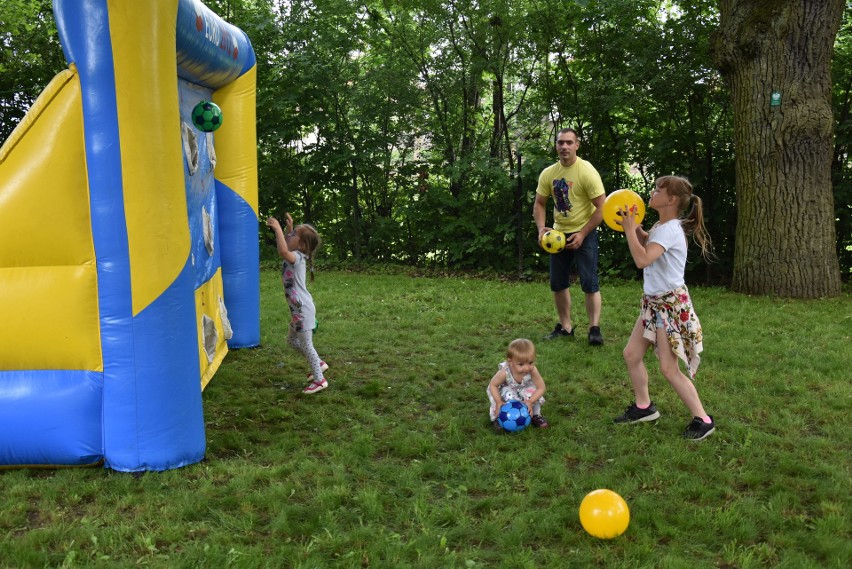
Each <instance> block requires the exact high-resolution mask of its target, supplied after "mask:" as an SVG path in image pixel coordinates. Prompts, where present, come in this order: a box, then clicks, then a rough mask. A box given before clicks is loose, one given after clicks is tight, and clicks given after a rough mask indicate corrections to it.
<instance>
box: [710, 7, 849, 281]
mask: <svg viewBox="0 0 852 569" xmlns="http://www.w3.org/2000/svg"><path fill="white" fill-rule="evenodd" d="M845 3H846V2H845V0H720V1H719V7H720V23H719V28H718V30H717V32H716V33H715V35H714V38H713V51H714V59H715V62H716V65H717V66H718V67H719V70H720V72H721V73H722V75H723V76H724V77H725V79H726V80H727V81H728V83H729V84H730V88H731V95H732V101H733V108H734V145H735V146H734V147H735V152H736V180H737V181H736V185H737V233H736V241H735V250H734V273H733V283H732V286H733V289H734V290H736V291H740V292H745V293H751V294H768V295H773V296H781V297H791V298H817V297H826V296H837V295H839V294H840V288H841V287H840V267H839V264H838V259H837V252H836V250H835V220H834V198H833V194H832V185H831V160H832V152H833V142H834V118H833V116H832V108H831V57H832V53H833V48H834V40H835V38H836V36H837V32H838V30H839V27H840V20H841V16H842V14H843V9H844V7H845ZM779 97H780V100H779Z"/></svg>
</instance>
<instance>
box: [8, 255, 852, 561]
mask: <svg viewBox="0 0 852 569" xmlns="http://www.w3.org/2000/svg"><path fill="white" fill-rule="evenodd" d="M311 290H312V292H313V294H314V298H315V300H316V301H317V305H318V316H319V320H320V327H319V330H318V332H317V334H316V335H315V338H314V340H315V344H316V346H317V349H318V350H319V353H320V354H321V355H322V356H323V358H324V359H325V360H326V361H327V362H328V363H329V365H330V366H331V367H330V369H329V371H328V372H327V376H328V378H329V382H330V387H329V388H328V389H327V390H325V391H323V392H321V393H318V394H316V395H313V396H302V395H301V394H300V393H299V391H300V390H301V388H302V387H304V385H305V383H306V380H305V374H306V373H308V367H307V363H306V362H305V360H304V358H303V357H302V356H301V355H299V354H298V353H297V352H295V351H294V350H292V349H291V348H289V347H288V346H287V345H286V341H285V339H284V338H285V335H286V331H287V325H288V322H289V311H288V309H287V306H286V303H285V301H284V298H283V292H282V289H281V282H280V278H279V275H278V274H277V272H275V271H271V270H270V271H264V272H263V273H262V275H261V334H262V345H261V346H260V347H258V348H256V349H246V350H235V351H232V352H230V353H229V354H228V356H227V357H226V358H225V360H224V362H223V364H222V366H221V367H220V369H219V371H218V373H217V374H216V376H215V377H214V378H213V380H212V382H211V383H210V384H209V385H208V386H207V388H206V389H205V391H204V397H203V398H204V411H205V412H204V416H205V422H206V429H207V457H206V459H205V460H204V461H203V462H201V463H199V464H195V465H191V466H188V467H185V468H181V469H177V470H171V471H166V472H162V473H147V474H144V475H141V476H134V475H131V474H123V473H118V472H113V471H108V470H103V469H98V468H87V469H60V470H36V469H22V470H13V471H0V487H2V489H3V500H2V501H1V502H0V567H3V568H4V569H5V568H7V567H8V568H28V567H66V568H69V569H70V568H75V567H86V568H110V569H114V568H119V569H121V568H129V567H140V566H142V567H153V568H168V569H173V568H196V567H245V568H269V569H278V568H281V567H300V568H320V567H343V568H353V569H354V568H365V567H367V568H370V567H373V568H387V567H394V568H396V567H412V568H414V567H418V568H420V567H423V568H427V567H429V568H431V567H436V568H445V567H446V568H455V567H457V568H460V569H462V568H465V569H466V568H471V567H480V568H484V567H512V568H514V567H529V568H539V567H554V568H556V567H568V566H570V567H612V568H624V569H627V568H630V569H633V568H636V567H742V568H745V567H752V568H758V567H761V568H762V567H781V568H796V569H817V568H819V569H845V568H846V567H848V565H849V560H850V559H852V548H851V546H850V544H852V533H850V531H851V530H850V528H852V515H851V514H850V512H852V497H850V493H849V474H850V467H851V466H852V464H850V459H849V453H848V448H849V447H850V436H849V434H848V430H847V429H846V418H847V417H848V415H849V410H848V408H849V405H848V401H849V386H848V380H847V378H848V351H847V350H846V348H847V346H848V343H849V325H848V322H847V321H845V320H843V319H839V318H837V315H848V314H849V313H850V310H849V308H850V300H852V299H850V297H849V296H848V295H846V296H845V297H842V298H837V299H833V300H829V301H808V302H795V303H789V302H786V301H779V300H772V299H767V298H759V297H746V296H742V295H737V294H733V293H730V292H727V291H725V290H723V289H719V288H707V287H698V286H693V287H691V290H692V293H693V297H694V300H695V302H696V307H697V310H698V313H699V316H700V317H701V321H702V324H703V326H704V331H705V352H704V354H703V356H704V357H703V358H702V362H701V367H700V368H699V372H698V380H697V384H696V385H697V387H698V389H699V392H700V394H701V397H702V399H703V402H704V404H705V405H706V407H707V408H708V411H709V412H710V413H713V414H714V415H715V418H716V421H717V432H716V433H714V434H713V435H712V436H711V437H710V438H708V439H707V440H705V441H702V442H700V443H689V442H687V441H684V440H683V439H682V438H681V437H680V433H681V431H682V430H683V428H684V427H685V425H686V423H687V422H688V420H689V416H688V412H687V411H686V409H685V408H684V406H683V404H682V403H681V402H680V401H679V400H678V398H677V396H676V395H675V394H674V392H673V390H672V389H671V388H670V387H669V386H668V384H667V383H666V381H665V380H664V379H663V378H662V376H661V375H660V373H659V371H658V370H657V365H656V359H655V358H654V356H653V354H648V356H647V358H646V363H647V365H648V367H649V374H650V381H651V384H650V387H651V393H652V394H653V397H654V400H655V401H656V404H657V406H658V408H659V409H660V412H661V413H662V417H661V419H660V421H659V422H658V423H656V424H653V425H650V424H648V425H637V426H635V428H632V426H626V427H621V428H616V427H615V426H614V425H612V424H611V417H613V416H615V415H617V414H618V413H620V412H621V411H622V409H623V408H624V406H626V405H627V404H628V403H629V402H630V399H631V390H630V387H629V380H628V379H627V376H626V372H625V368H624V362H623V359H622V355H621V351H622V349H623V347H624V344H625V342H626V341H627V337H628V335H629V333H630V330H631V327H632V324H633V320H634V318H635V317H636V315H637V312H638V300H639V295H640V290H641V289H640V287H638V286H637V284H636V283H618V282H613V281H607V282H605V283H604V284H603V292H604V305H603V317H602V323H603V332H604V335H605V336H606V343H605V344H604V346H602V347H600V348H596V347H591V346H588V345H587V344H586V342H585V341H583V338H582V337H577V338H575V339H573V340H567V339H566V340H564V341H555V342H539V341H538V340H539V338H540V337H541V336H542V335H543V334H544V333H545V332H546V331H548V330H549V329H551V327H552V324H553V318H554V309H553V303H552V298H551V295H550V291H549V289H548V287H547V284H546V283H545V282H541V281H540V282H534V283H521V282H501V281H497V280H489V279H473V278H467V277H465V278H447V277H423V276H422V275H418V274H416V273H414V272H413V271H412V270H411V269H409V272H405V273H397V274H393V273H390V272H388V271H386V270H385V271H384V272H382V273H378V274H364V273H353V272H334V271H322V270H320V271H319V272H318V273H317V277H316V280H315V281H314V283H313V285H312V287H311ZM577 308H580V307H579V306H578V307H577ZM575 314H577V312H575ZM579 314H583V311H582V309H581V308H580V311H579ZM744 314H747V315H748V317H747V318H744V317H743V315H744ZM578 320H579V321H578V322H577V324H578V327H579V329H583V328H584V327H585V324H586V323H585V321H584V317H583V316H580V317H579V318H578ZM847 320H848V319H847ZM515 337H529V338H531V339H533V340H534V341H535V342H536V344H537V348H538V353H537V365H538V367H539V369H540V370H541V372H542V374H543V377H544V379H545V381H546V382H547V386H548V392H547V395H546V399H547V402H546V403H545V404H544V407H543V411H544V414H545V416H546V417H547V418H548V420H549V421H550V425H551V426H550V428H549V429H547V430H538V429H528V430H525V431H523V432H521V433H518V434H517V435H508V434H507V435H497V434H495V433H493V432H492V430H491V428H490V425H489V423H488V410H487V398H486V395H485V386H486V384H487V382H488V380H489V379H490V378H491V376H492V375H493V374H494V372H495V371H496V366H497V364H498V363H499V362H500V361H502V360H503V359H504V357H505V350H506V346H507V344H508V343H509V341H510V340H512V339H514V338H515ZM744 338H747V339H748V341H747V344H748V348H744V347H743V345H744V342H743V339H744ZM803 339H807V341H802V340H803ZM756 355H757V357H755V356H756ZM597 488H610V489H612V490H614V491H616V492H618V493H619V494H620V495H622V496H623V497H624V499H625V500H626V502H627V504H628V507H629V508H630V513H631V520H630V525H629V527H628V529H627V531H626V533H625V534H624V535H623V536H621V537H619V538H616V539H613V540H608V541H601V540H597V539H594V538H592V537H590V536H589V535H587V534H586V533H585V532H584V531H583V529H582V527H581V525H580V523H579V519H578V508H579V505H580V502H581V501H582V499H583V497H584V496H585V495H586V493H588V492H590V491H591V490H594V489H597Z"/></svg>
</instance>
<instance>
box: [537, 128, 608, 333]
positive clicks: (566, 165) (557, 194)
mask: <svg viewBox="0 0 852 569" xmlns="http://www.w3.org/2000/svg"><path fill="white" fill-rule="evenodd" d="M579 147H580V139H579V137H578V136H577V131H575V130H574V129H571V128H563V129H562V130H560V131H559V132H558V133H557V134H556V152H557V154H558V155H559V162H557V163H556V164H554V165H552V166H549V167H547V168H545V169H544V171H542V173H541V176H539V179H538V188H537V189H536V195H535V204H534V205H533V219H535V224H536V227H537V228H538V238H539V240H541V236H542V235H543V234H544V232H545V231H548V230H550V229H551V228H550V227H548V225H547V210H546V207H545V206H546V205H547V200H548V199H550V198H551V197H553V229H558V230H559V231H562V232H563V233H565V238H566V239H565V249H563V250H562V252H560V253H556V254H553V255H550V290H551V291H552V292H553V302H554V304H556V313H557V315H558V317H559V321H558V322H557V323H556V327H555V328H554V329H553V332H551V333H550V334H548V335H547V336H545V338H544V339H545V340H552V339H555V338H559V337H562V336H573V335H574V325H573V323H572V321H571V292H570V291H569V290H568V286H569V285H570V284H571V280H570V276H571V269H572V268H575V269H576V271H577V275H578V276H579V279H580V288H582V290H583V293H584V294H585V295H586V314H587V315H588V317H589V344H591V345H593V346H600V345H602V344H603V335H601V329H600V318H601V293H600V286H599V283H598V232H597V228H598V225H600V223H601V221H602V220H603V210H602V208H603V204H604V200H605V199H606V192H605V191H604V187H603V182H602V181H601V176H600V174H598V171H597V170H595V167H594V166H592V165H591V164H590V163H589V162H586V161H585V160H583V159H582V158H580V157H579V156H577V149H578V148H579Z"/></svg>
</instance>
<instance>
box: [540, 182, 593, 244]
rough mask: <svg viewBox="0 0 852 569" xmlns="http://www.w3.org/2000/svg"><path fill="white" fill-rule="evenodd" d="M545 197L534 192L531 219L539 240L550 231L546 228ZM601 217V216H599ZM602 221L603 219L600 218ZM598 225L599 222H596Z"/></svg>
mask: <svg viewBox="0 0 852 569" xmlns="http://www.w3.org/2000/svg"><path fill="white" fill-rule="evenodd" d="M547 199H548V198H547V196H543V195H541V194H539V193H537V192H536V194H535V203H534V204H533V219H534V220H535V226H536V229H537V230H538V238H539V240H541V234H542V233H544V232H545V231H548V230H550V227H547V225H546V224H547ZM601 216H603V214H601ZM601 219H603V217H601ZM598 223H600V221H598Z"/></svg>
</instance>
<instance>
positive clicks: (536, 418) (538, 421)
mask: <svg viewBox="0 0 852 569" xmlns="http://www.w3.org/2000/svg"><path fill="white" fill-rule="evenodd" d="M532 424H533V427H538V428H539V429H546V428H547V427H549V426H550V425H548V423H547V419H545V418H544V417H543V416H541V415H533V418H532Z"/></svg>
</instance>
